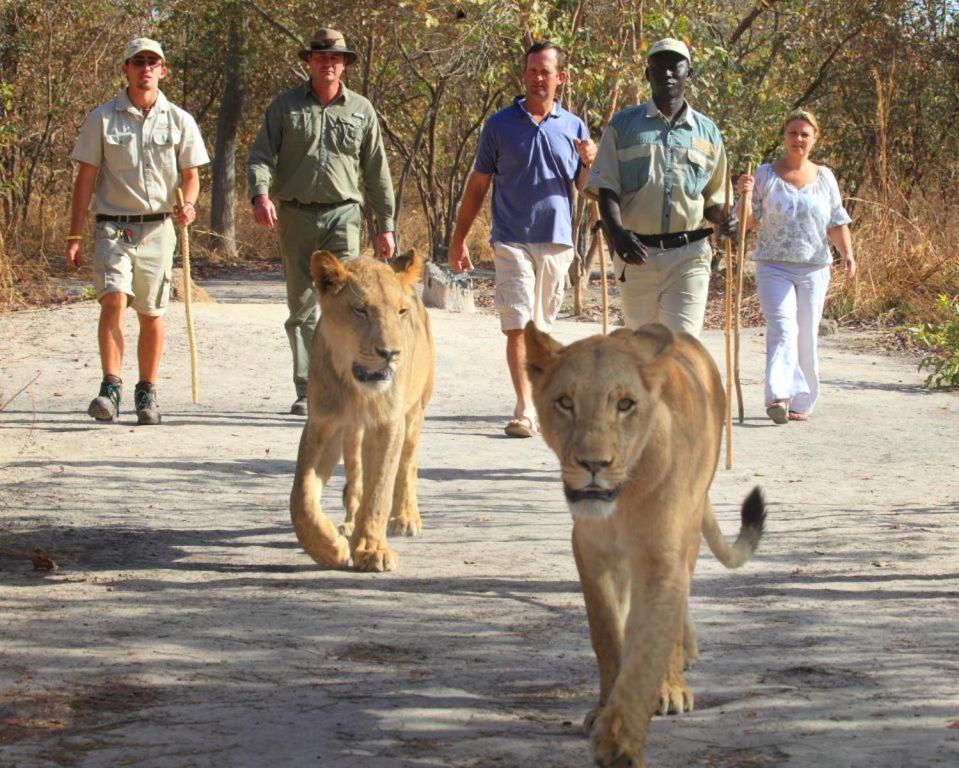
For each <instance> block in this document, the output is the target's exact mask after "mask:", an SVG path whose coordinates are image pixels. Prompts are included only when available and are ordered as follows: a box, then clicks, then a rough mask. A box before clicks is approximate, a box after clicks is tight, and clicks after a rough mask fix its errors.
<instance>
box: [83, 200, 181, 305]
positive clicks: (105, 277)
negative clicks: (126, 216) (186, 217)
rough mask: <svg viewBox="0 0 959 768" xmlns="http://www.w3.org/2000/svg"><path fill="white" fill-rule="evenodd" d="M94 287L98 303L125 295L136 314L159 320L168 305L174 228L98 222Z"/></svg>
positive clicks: (169, 221) (166, 222) (153, 223)
mask: <svg viewBox="0 0 959 768" xmlns="http://www.w3.org/2000/svg"><path fill="white" fill-rule="evenodd" d="M94 233H95V237H96V245H95V247H94V250H93V286H94V288H95V289H96V292H97V300H98V301H99V300H100V299H102V298H103V297H104V296H106V295H107V294H108V293H125V294H126V295H127V296H129V297H130V299H129V303H130V306H131V307H133V309H135V310H136V311H137V312H138V313H139V314H141V315H150V316H159V315H163V314H164V313H166V310H167V304H169V302H170V277H171V273H172V271H173V250H174V249H175V248H176V228H175V227H174V225H173V219H172V218H171V217H168V218H166V219H164V220H163V221H147V222H144V223H139V224H138V223H136V222H114V221H98V222H97V224H96V227H95V229H94Z"/></svg>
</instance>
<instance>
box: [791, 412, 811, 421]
mask: <svg viewBox="0 0 959 768" xmlns="http://www.w3.org/2000/svg"><path fill="white" fill-rule="evenodd" d="M789 420H790V421H809V414H808V413H803V412H802V411H790V412H789Z"/></svg>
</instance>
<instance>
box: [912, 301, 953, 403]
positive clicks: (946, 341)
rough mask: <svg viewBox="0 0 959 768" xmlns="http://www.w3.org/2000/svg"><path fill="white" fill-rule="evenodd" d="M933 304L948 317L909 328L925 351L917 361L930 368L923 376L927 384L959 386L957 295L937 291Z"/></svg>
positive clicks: (920, 365) (921, 366)
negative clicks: (927, 373)
mask: <svg viewBox="0 0 959 768" xmlns="http://www.w3.org/2000/svg"><path fill="white" fill-rule="evenodd" d="M936 308H937V309H938V310H939V311H940V312H942V313H943V314H944V315H945V316H946V317H947V319H946V320H945V321H944V322H942V323H923V324H922V325H919V326H913V327H911V328H909V329H908V331H909V334H910V336H912V338H913V340H914V341H915V342H916V343H918V344H919V347H920V348H921V349H922V350H923V351H924V352H925V353H926V354H925V355H924V356H923V358H922V360H920V361H919V370H920V371H921V370H924V369H925V370H930V371H932V372H931V373H930V374H929V375H928V376H927V377H926V381H925V385H926V386H927V387H959V296H956V297H955V298H952V299H950V298H949V297H948V296H946V295H945V294H940V296H939V298H938V300H937V302H936Z"/></svg>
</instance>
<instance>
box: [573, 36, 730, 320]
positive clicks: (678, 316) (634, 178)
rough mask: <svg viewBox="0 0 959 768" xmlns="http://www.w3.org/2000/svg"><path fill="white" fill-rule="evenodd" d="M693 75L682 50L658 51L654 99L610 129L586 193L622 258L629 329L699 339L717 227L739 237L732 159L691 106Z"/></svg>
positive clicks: (672, 45)
mask: <svg viewBox="0 0 959 768" xmlns="http://www.w3.org/2000/svg"><path fill="white" fill-rule="evenodd" d="M692 75H693V67H692V62H691V60H690V55H689V49H688V48H687V47H686V44H685V43H683V42H682V41H681V40H676V39H673V38H664V39H662V40H659V41H658V42H656V43H654V44H653V46H652V47H651V48H650V49H649V54H648V66H647V67H646V79H647V80H648V81H649V84H650V88H651V90H652V98H651V99H650V100H649V101H647V102H646V103H645V104H640V105H639V106H635V107H629V108H627V109H624V110H622V111H621V112H618V113H617V114H616V115H614V116H613V119H612V120H610V122H609V125H608V126H607V127H606V130H605V132H604V133H603V138H602V140H601V141H600V145H599V151H598V152H597V155H596V160H595V161H594V162H593V165H592V167H591V168H590V173H589V177H588V179H587V181H586V190H587V193H588V194H592V195H594V196H597V197H598V198H599V209H600V213H601V215H602V218H603V224H604V225H605V227H606V229H607V232H608V233H609V236H610V240H611V241H612V243H613V247H614V249H615V251H616V254H615V259H614V263H615V265H616V268H617V272H618V273H619V275H620V281H621V283H622V284H621V286H620V295H621V296H622V300H623V314H624V315H625V318H626V325H627V326H629V327H630V328H638V327H639V326H641V325H644V324H646V323H651V322H659V323H663V324H664V325H666V326H667V327H669V328H670V329H671V330H673V331H685V332H686V333H691V334H693V335H694V336H698V335H699V332H700V331H701V330H702V327H703V318H704V316H705V313H706V299H707V295H708V291H709V267H710V261H711V258H712V249H711V247H710V245H709V240H708V239H707V237H708V236H709V235H710V234H711V233H712V231H713V230H712V228H711V227H709V226H707V224H708V223H712V224H716V225H717V226H718V229H719V231H720V232H721V233H722V234H724V235H727V236H729V235H732V234H735V231H736V218H735V214H732V215H730V216H729V217H726V216H724V214H723V203H724V201H725V199H726V197H727V195H728V196H729V197H730V198H731V197H732V195H731V193H730V192H729V190H730V185H729V178H728V177H729V172H728V170H727V165H726V150H725V148H724V147H723V139H722V136H721V135H720V133H719V129H718V128H717V127H716V125H715V123H713V121H712V120H710V119H709V118H708V117H706V116H705V115H703V114H702V113H700V112H696V111H695V110H694V109H693V108H692V107H691V106H690V105H689V104H688V102H686V100H685V98H684V90H685V86H686V81H687V80H688V79H689V78H690V77H692Z"/></svg>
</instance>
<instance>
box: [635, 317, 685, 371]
mask: <svg viewBox="0 0 959 768" xmlns="http://www.w3.org/2000/svg"><path fill="white" fill-rule="evenodd" d="M675 341H676V337H675V336H673V332H672V331H671V330H669V328H667V327H666V326H665V325H662V324H660V323H648V324H647V325H644V326H642V327H641V328H639V329H638V330H637V331H635V332H634V333H633V339H632V342H633V346H634V347H635V348H636V351H637V352H639V359H640V361H641V362H643V363H648V362H649V361H650V360H653V359H655V358H657V357H659V356H660V355H661V354H662V353H663V352H665V351H666V350H667V349H668V348H669V347H670V346H671V345H672V344H673V342H675Z"/></svg>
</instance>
